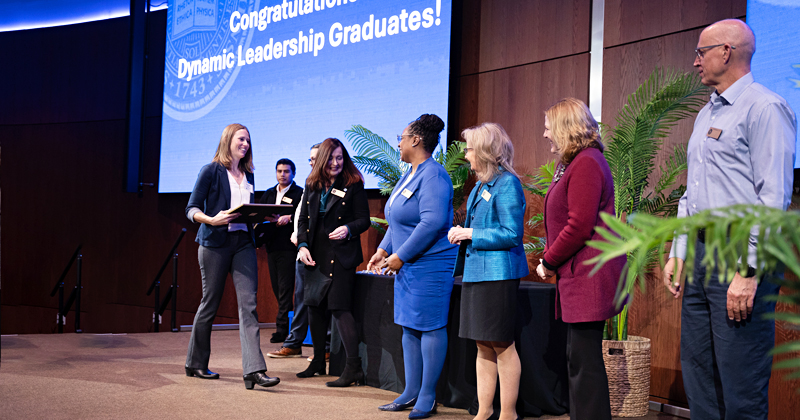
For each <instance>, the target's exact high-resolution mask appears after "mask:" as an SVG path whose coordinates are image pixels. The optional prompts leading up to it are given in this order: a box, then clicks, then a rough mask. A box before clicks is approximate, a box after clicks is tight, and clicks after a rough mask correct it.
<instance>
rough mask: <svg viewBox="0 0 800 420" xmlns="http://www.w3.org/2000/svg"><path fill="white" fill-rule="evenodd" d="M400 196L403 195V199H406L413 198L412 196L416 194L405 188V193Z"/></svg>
mask: <svg viewBox="0 0 800 420" xmlns="http://www.w3.org/2000/svg"><path fill="white" fill-rule="evenodd" d="M400 194H403V197H405V198H411V196H412V195H414V192H413V191H410V190H409V189H408V188H403V192H402V193H400Z"/></svg>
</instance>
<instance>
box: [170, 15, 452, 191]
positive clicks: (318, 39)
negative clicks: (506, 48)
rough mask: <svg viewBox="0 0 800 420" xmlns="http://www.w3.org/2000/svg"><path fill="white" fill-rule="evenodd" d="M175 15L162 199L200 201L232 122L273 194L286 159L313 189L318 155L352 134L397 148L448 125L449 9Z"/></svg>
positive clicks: (259, 184)
mask: <svg viewBox="0 0 800 420" xmlns="http://www.w3.org/2000/svg"><path fill="white" fill-rule="evenodd" d="M167 10H168V12H167V20H168V22H167V46H166V65H165V69H164V73H165V77H164V104H163V123H162V128H161V131H162V134H161V163H160V168H159V173H160V175H159V186H158V190H159V192H187V191H191V190H192V187H194V183H195V180H196V179H197V173H198V171H199V170H200V168H201V167H202V166H203V165H205V164H207V163H209V162H211V159H212V158H213V157H214V152H215V151H216V148H217V144H218V143H219V138H220V135H221V134H222V129H223V128H224V127H225V126H226V125H228V124H230V123H233V122H238V123H242V124H244V125H245V126H247V127H248V128H249V130H250V136H251V138H252V150H253V157H254V163H255V166H256V189H257V190H264V189H267V188H269V187H271V186H272V185H274V184H275V183H276V180H275V162H276V161H277V160H278V159H280V158H283V157H287V158H289V159H291V160H293V161H294V162H295V164H296V165H297V177H296V180H297V181H298V183H300V184H302V182H303V180H304V179H305V178H306V177H307V176H308V173H309V171H310V168H309V166H308V164H307V162H308V151H309V148H310V147H311V146H312V145H313V144H315V143H318V142H320V141H322V140H324V139H325V138H327V137H336V138H339V139H340V140H342V141H344V142H345V144H347V142H346V139H345V138H344V131H345V130H346V129H349V128H350V127H352V126H353V125H356V124H360V125H363V126H364V127H366V128H368V129H370V130H372V131H373V132H375V133H377V134H379V135H381V136H383V137H384V138H386V139H387V140H388V141H390V142H392V143H393V142H394V141H395V137H396V135H397V134H400V133H401V132H402V131H403V129H404V128H405V127H406V125H408V123H409V122H411V121H413V120H414V119H416V118H417V117H418V116H419V115H421V114H423V113H434V114H437V115H439V117H441V118H442V119H443V120H444V121H447V99H448V81H449V73H450V26H451V18H450V16H451V1H450V0H410V1H396V0H392V1H388V0H350V1H348V0H170V1H169V7H168V9H167ZM442 137H443V138H442V144H443V145H444V144H446V139H444V136H442ZM347 146H348V150H349V151H350V152H351V153H353V150H352V147H351V146H350V145H349V144H348V145H347ZM364 175H365V177H366V178H367V187H368V188H375V187H377V179H375V178H372V177H369V176H368V175H367V174H364Z"/></svg>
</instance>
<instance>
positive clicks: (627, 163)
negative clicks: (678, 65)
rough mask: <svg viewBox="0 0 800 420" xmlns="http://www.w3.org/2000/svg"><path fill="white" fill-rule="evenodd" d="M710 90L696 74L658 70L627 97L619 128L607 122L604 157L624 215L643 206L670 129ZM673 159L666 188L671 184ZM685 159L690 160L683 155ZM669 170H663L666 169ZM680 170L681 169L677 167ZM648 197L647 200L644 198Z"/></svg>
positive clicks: (690, 111) (702, 101)
mask: <svg viewBox="0 0 800 420" xmlns="http://www.w3.org/2000/svg"><path fill="white" fill-rule="evenodd" d="M705 92H706V88H705V87H704V86H703V85H702V84H701V83H700V80H699V78H698V77H697V75H695V74H693V73H679V72H676V71H673V70H669V71H665V70H661V69H655V70H654V71H653V73H651V75H650V77H649V78H648V79H647V80H646V81H645V82H644V83H643V84H642V85H641V86H639V88H637V89H636V91H634V92H633V93H632V94H631V95H630V96H628V101H627V103H626V104H625V105H624V106H623V107H622V109H621V110H620V112H619V114H618V116H617V120H616V123H617V125H616V126H615V127H613V128H612V127H610V126H608V125H602V128H603V131H602V132H603V142H604V143H606V145H607V146H606V151H605V156H606V160H607V161H608V164H609V166H610V167H611V174H612V177H613V178H614V183H615V185H614V188H615V191H614V192H615V207H616V212H617V215H618V216H619V217H622V215H623V214H630V213H633V212H636V211H639V210H640V203H641V202H642V199H643V198H644V191H645V190H646V189H647V186H648V179H649V176H650V174H651V173H652V172H653V170H654V169H655V163H654V160H655V157H656V155H657V154H658V153H659V151H660V149H661V144H662V141H663V139H664V138H666V137H667V135H668V134H669V130H670V129H671V128H672V127H673V126H674V125H675V124H676V123H677V122H678V121H680V120H681V119H683V118H686V117H689V116H691V115H693V114H694V113H696V112H697V110H698V109H699V108H700V107H701V106H702V105H703V104H704V103H705ZM673 157H674V158H675V156H673ZM676 159H677V158H675V159H672V160H674V161H675V162H668V165H667V168H666V173H665V174H666V175H667V176H666V178H663V177H662V179H663V181H664V183H662V186H661V188H660V189H657V191H661V190H663V189H664V188H666V187H667V186H669V185H671V184H672V183H674V180H675V177H677V173H675V174H674V176H673V178H672V179H671V182H670V177H669V175H670V174H672V173H673V172H671V169H676V168H677V166H679V165H674V166H673V167H670V164H672V163H676V162H677V161H678V160H676ZM684 160H685V159H684ZM663 169H664V168H662V170H663ZM678 173H680V170H678ZM645 201H646V200H645Z"/></svg>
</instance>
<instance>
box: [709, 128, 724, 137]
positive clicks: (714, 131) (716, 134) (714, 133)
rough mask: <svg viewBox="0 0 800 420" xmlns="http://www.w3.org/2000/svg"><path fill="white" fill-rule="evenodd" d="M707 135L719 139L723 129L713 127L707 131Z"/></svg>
mask: <svg viewBox="0 0 800 420" xmlns="http://www.w3.org/2000/svg"><path fill="white" fill-rule="evenodd" d="M706 135H707V136H708V137H711V138H712V139H714V140H719V136H721V135H722V130H720V129H719V128H714V127H711V128H709V129H708V133H706Z"/></svg>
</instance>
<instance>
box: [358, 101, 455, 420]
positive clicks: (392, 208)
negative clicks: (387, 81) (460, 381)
mask: <svg viewBox="0 0 800 420" xmlns="http://www.w3.org/2000/svg"><path fill="white" fill-rule="evenodd" d="M443 129H444V122H443V121H442V119H441V118H439V117H437V116H436V115H432V114H424V115H422V116H420V117H419V118H418V119H417V120H416V121H414V122H412V123H411V124H409V125H408V127H406V129H405V130H403V134H402V135H400V136H398V139H397V140H398V142H399V145H398V148H399V149H400V158H401V159H402V160H403V161H404V162H408V163H410V164H411V170H409V171H408V172H406V174H405V175H403V177H402V178H401V179H400V181H398V183H397V186H396V187H395V189H394V191H393V192H392V195H391V196H390V198H389V201H388V202H387V203H386V209H385V210H384V213H385V214H386V220H387V221H388V222H389V228H388V229H387V231H386V236H384V238H383V241H381V244H380V245H379V247H378V250H377V252H376V253H375V255H373V256H372V258H370V260H369V265H368V266H367V270H371V271H373V272H380V271H383V270H384V269H389V270H392V271H395V272H396V273H397V276H396V277H395V283H394V305H395V306H394V322H395V323H396V324H398V325H401V326H402V327H403V361H404V364H405V376H406V388H405V390H404V391H403V393H402V394H401V395H400V396H399V397H397V398H396V399H395V400H394V401H393V402H391V403H389V404H386V405H382V406H380V407H379V408H380V409H381V410H383V411H401V410H405V409H406V408H409V407H411V406H413V407H414V409H413V410H412V411H411V414H410V415H409V416H408V418H410V419H423V418H427V417H430V415H431V414H433V413H435V412H436V383H437V382H438V380H439V375H440V374H441V372H442V366H443V365H444V359H445V356H446V354H447V330H446V326H447V316H448V313H449V308H450V293H451V292H452V290H453V268H454V263H455V257H456V252H457V251H458V247H456V246H455V245H452V244H451V243H450V242H449V241H448V240H447V232H448V231H449V229H450V227H451V226H452V222H453V183H452V181H451V180H450V176H449V175H448V174H447V171H445V169H444V168H443V167H442V165H440V164H439V163H438V162H436V161H435V160H434V159H433V158H432V157H431V155H432V153H433V151H434V150H435V149H436V146H437V145H438V144H439V133H440V132H441V131H442V130H443Z"/></svg>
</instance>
